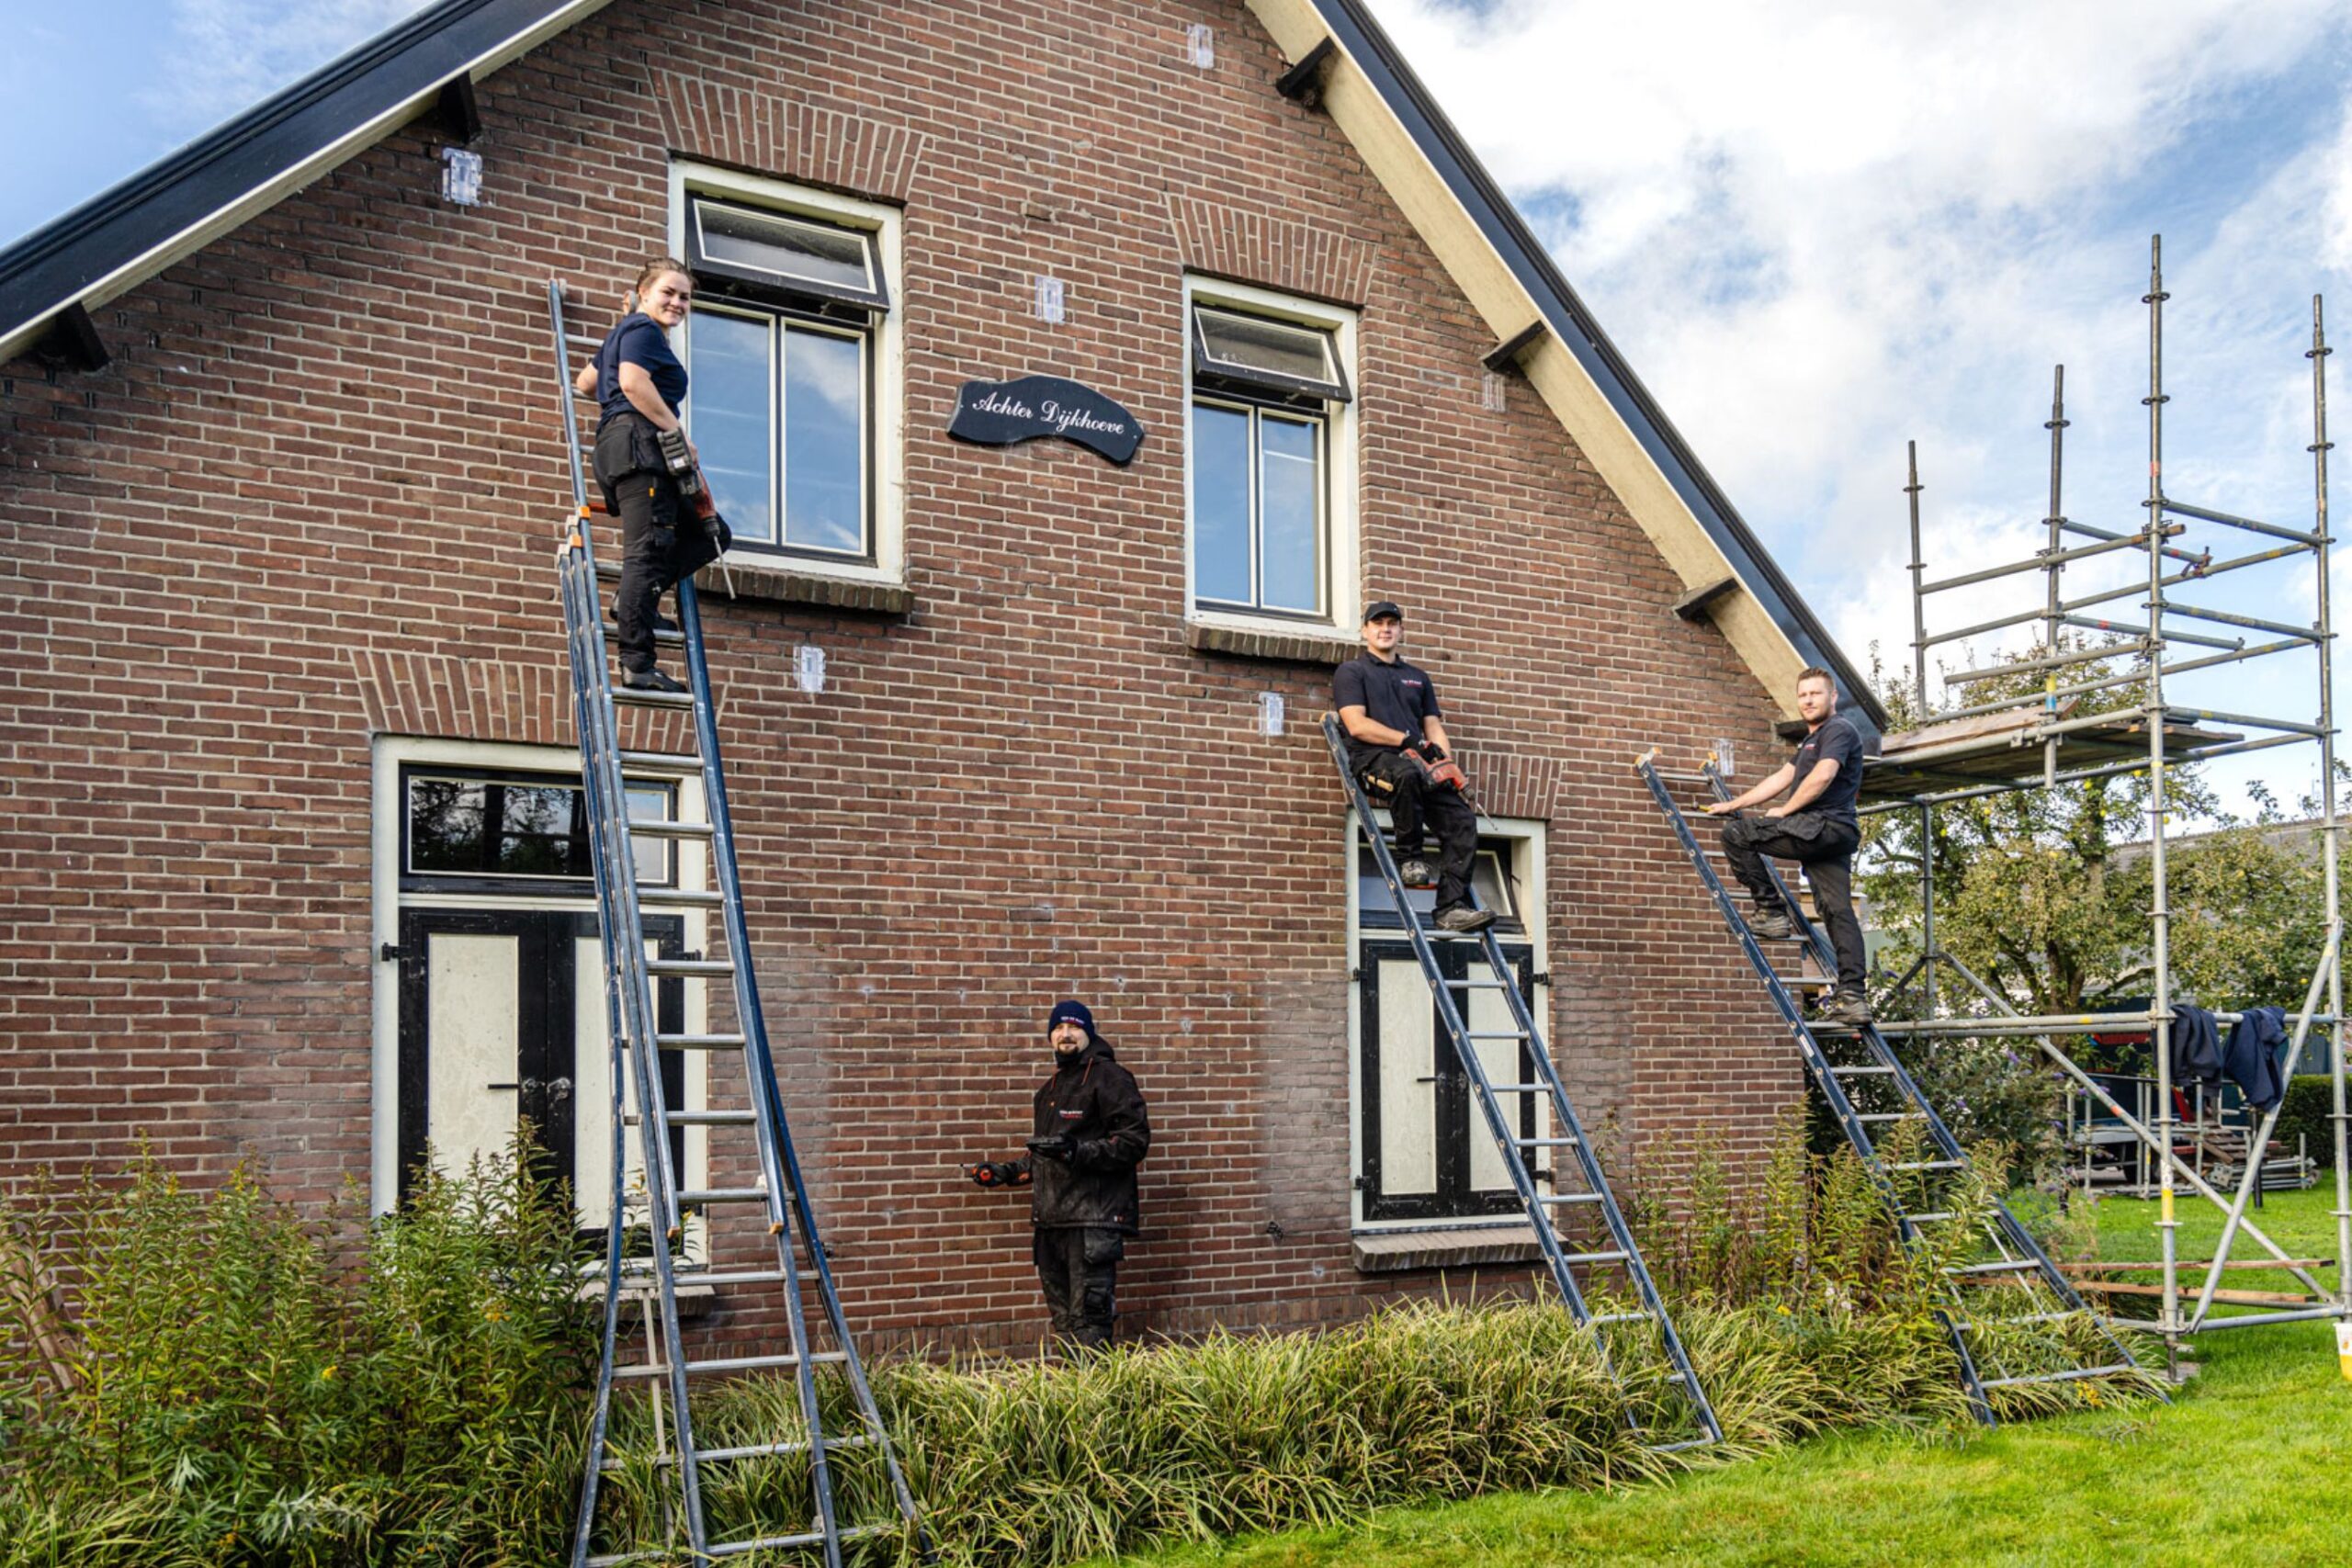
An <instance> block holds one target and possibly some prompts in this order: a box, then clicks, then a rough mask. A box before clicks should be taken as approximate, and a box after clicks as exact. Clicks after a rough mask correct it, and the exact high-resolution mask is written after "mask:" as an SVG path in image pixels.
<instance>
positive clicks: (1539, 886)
mask: <svg viewBox="0 0 2352 1568" xmlns="http://www.w3.org/2000/svg"><path fill="white" fill-rule="evenodd" d="M1376 815H1377V817H1378V818H1379V824H1378V825H1379V827H1380V828H1381V829H1382V830H1384V831H1385V830H1387V829H1388V828H1389V820H1388V813H1387V812H1385V811H1380V812H1377V813H1376ZM1478 837H1479V838H1481V839H1502V840H1509V841H1510V845H1511V862H1512V863H1511V864H1510V865H1509V866H1507V867H1506V868H1505V869H1506V870H1508V871H1509V872H1510V873H1511V874H1514V875H1516V876H1517V877H1518V879H1519V919H1520V924H1521V926H1522V927H1523V928H1524V930H1525V934H1524V935H1523V936H1520V937H1516V938H1513V939H1512V940H1513V942H1525V943H1526V944H1527V947H1528V951H1529V952H1531V953H1533V954H1534V955H1535V972H1536V973H1537V974H1539V975H1541V974H1544V973H1545V972H1547V971H1548V970H1549V969H1550V968H1551V967H1552V964H1551V951H1552V950H1551V935H1550V932H1549V931H1548V929H1547V924H1546V920H1547V916H1548V913H1549V904H1550V897H1549V889H1548V887H1547V886H1546V884H1545V881H1544V878H1545V876H1546V874H1547V867H1548V865H1549V863H1550V862H1549V860H1548V859H1547V857H1546V855H1545V843H1544V838H1545V824H1544V822H1542V821H1540V820H1538V819H1536V818H1524V817H1487V818H1485V819H1484V820H1483V821H1481V823H1480V824H1479V828H1478ZM1362 842H1363V831H1362V828H1361V825H1360V821H1359V819H1358V818H1357V817H1356V814H1355V813H1354V812H1353V811H1350V812H1349V813H1348V821H1347V834H1346V837H1345V838H1343V839H1342V840H1340V844H1341V858H1340V871H1341V874H1342V875H1343V876H1344V877H1345V882H1344V883H1343V885H1342V891H1341V895H1340V896H1341V897H1344V898H1345V899H1346V900H1347V906H1348V932H1347V943H1348V946H1347V954H1348V960H1347V969H1348V972H1349V973H1351V974H1352V973H1354V971H1355V968H1356V966H1357V964H1359V963H1361V962H1362V959H1363V940H1364V937H1365V934H1366V933H1365V931H1364V928H1363V921H1362V919H1360V916H1361V914H1362V909H1361V907H1360V906H1359V905H1358V903H1357V901H1356V893H1357V886H1358V885H1357V880H1356V856H1357V852H1358V848H1359V846H1360V845H1361V844H1362ZM1435 844H1436V840H1434V839H1432V840H1430V847H1431V849H1432V850H1434V848H1435ZM1378 934H1379V935H1380V936H1381V937H1382V938H1383V939H1385V940H1398V941H1401V940H1403V936H1404V933H1403V932H1401V931H1385V930H1383V931H1380V932H1379V933H1378ZM1529 1005H1530V1010H1532V1012H1533V1013H1534V1014H1535V1023H1536V1027H1537V1028H1538V1029H1539V1030H1540V1031H1541V1032H1542V1033H1543V1035H1544V1048H1545V1049H1546V1050H1547V1051H1550V1052H1551V1053H1552V1065H1553V1066H1555V1068H1556V1067H1557V1066H1559V1061H1560V1057H1559V1046H1558V1043H1556V1042H1555V1041H1554V1040H1553V1038H1552V1008H1551V1001H1550V996H1549V993H1548V992H1547V991H1546V989H1545V988H1544V987H1542V986H1538V987H1536V990H1535V999H1534V1001H1533V1002H1532V1003H1531V1004H1529ZM1347 1050H1348V1176H1349V1184H1348V1192H1349V1198H1348V1225H1349V1228H1350V1229H1351V1230H1353V1231H1357V1232H1361V1233H1363V1234H1365V1235H1376V1234H1379V1233H1381V1232H1385V1231H1426V1230H1449V1231H1455V1230H1509V1229H1510V1228H1512V1227H1514V1226H1523V1225H1525V1224H1527V1217H1526V1216H1525V1215H1524V1214H1487V1215H1464V1216H1461V1217H1459V1218H1455V1219H1449V1220H1441V1221H1432V1220H1367V1219H1365V1218H1364V1213H1363V1185H1362V1182H1363V1143H1364V1138H1363V1134H1364V1126H1363V1118H1364V1097H1363V987H1361V986H1357V985H1353V984H1351V985H1350V986H1349V987H1348V1045H1347ZM1572 1103H1573V1102H1572ZM1537 1106H1538V1110H1537V1111H1536V1135H1537V1136H1538V1137H1549V1136H1551V1135H1552V1128H1551V1120H1552V1103H1551V1100H1549V1098H1548V1097H1547V1098H1542V1099H1539V1100H1537ZM1474 1114H1475V1111H1474ZM1470 1135H1471V1136H1472V1137H1473V1138H1483V1137H1487V1136H1488V1135H1489V1134H1487V1129H1486V1126H1485V1123H1484V1122H1482V1121H1474V1122H1472V1123H1471V1129H1470ZM1550 1152H1551V1153H1553V1154H1555V1155H1558V1156H1562V1157H1566V1151H1565V1150H1553V1151H1550Z"/></svg>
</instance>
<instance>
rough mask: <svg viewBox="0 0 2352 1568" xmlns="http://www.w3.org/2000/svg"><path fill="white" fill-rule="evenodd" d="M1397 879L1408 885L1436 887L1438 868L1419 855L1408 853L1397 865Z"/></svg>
mask: <svg viewBox="0 0 2352 1568" xmlns="http://www.w3.org/2000/svg"><path fill="white" fill-rule="evenodd" d="M1397 881H1399V882H1401V883H1403V884H1404V885H1405V886H1408V887H1434V886H1437V870H1436V868H1435V867H1433V866H1431V865H1430V863H1429V862H1427V861H1425V860H1423V859H1422V858H1421V857H1420V856H1419V855H1408V856H1407V857H1406V859H1405V860H1404V862H1403V863H1401V864H1399V865H1398V866H1397Z"/></svg>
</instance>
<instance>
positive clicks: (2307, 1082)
mask: <svg viewBox="0 0 2352 1568" xmlns="http://www.w3.org/2000/svg"><path fill="white" fill-rule="evenodd" d="M2330 1082H2331V1080H2330V1079H2329V1078H2328V1077H2326V1075H2324V1074H2321V1073H2311V1074H2306V1075H2304V1076H2303V1077H2294V1078H2290V1079H2288V1080H2287V1103H2286V1106H2285V1108H2284V1109H2282V1110H2281V1111H2279V1112H2278V1128H2277V1130H2276V1131H2274V1132H2273V1133H2272V1134H2271V1148H2272V1150H2273V1151H2274V1152H2276V1153H2279V1154H2288V1155H2291V1154H2293V1153H2294V1152H2295V1149H2296V1147H2297V1144H2296V1140H2297V1139H2298V1138H2300V1139H2301V1140H2302V1143H2301V1147H2302V1149H2303V1152H2304V1153H2306V1154H2308V1155H2310V1156H2312V1158H2313V1159H2314V1160H2317V1161H2318V1162H2319V1168H2321V1169H2322V1170H2330V1169H2333V1168H2335V1133H2334V1132H2333V1131H2332V1130H2331V1123H2330V1122H2328V1116H2329V1113H2330V1112H2332V1111H2334V1110H2335V1090H2334V1089H2332V1088H2331V1087H2330Z"/></svg>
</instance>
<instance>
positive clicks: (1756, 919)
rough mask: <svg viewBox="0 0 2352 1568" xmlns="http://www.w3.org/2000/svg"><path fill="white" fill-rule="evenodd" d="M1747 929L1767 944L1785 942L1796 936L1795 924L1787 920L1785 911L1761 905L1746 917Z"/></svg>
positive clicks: (1787, 913) (1787, 916)
mask: <svg viewBox="0 0 2352 1568" xmlns="http://www.w3.org/2000/svg"><path fill="white" fill-rule="evenodd" d="M1747 929H1748V930H1749V931H1754V932H1755V933H1756V934H1757V935H1758V936H1760V937H1762V938H1764V939H1765V940H1766V941H1768V942H1786V941H1788V940H1789V939H1790V938H1791V937H1793V936H1795V935H1796V934H1797V928H1796V922H1794V921H1793V920H1792V919H1789V912H1788V911H1787V910H1786V909H1773V908H1765V907H1764V906H1763V905H1761V904H1758V906H1757V907H1756V910H1755V912H1754V913H1753V914H1751V915H1749V916H1748V917H1747Z"/></svg>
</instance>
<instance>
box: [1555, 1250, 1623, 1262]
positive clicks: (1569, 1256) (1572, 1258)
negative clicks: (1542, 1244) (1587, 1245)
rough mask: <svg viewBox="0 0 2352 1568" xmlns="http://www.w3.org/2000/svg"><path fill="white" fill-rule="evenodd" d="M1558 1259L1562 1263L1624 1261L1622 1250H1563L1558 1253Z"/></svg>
mask: <svg viewBox="0 0 2352 1568" xmlns="http://www.w3.org/2000/svg"><path fill="white" fill-rule="evenodd" d="M1560 1261H1561V1262H1563V1263H1623V1262H1624V1261H1625V1255H1624V1254H1623V1252H1564V1253H1562V1254H1561V1255H1560Z"/></svg>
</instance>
